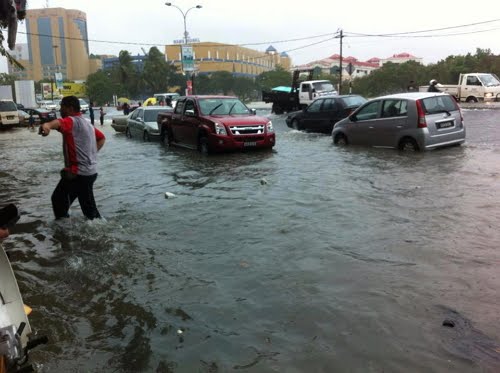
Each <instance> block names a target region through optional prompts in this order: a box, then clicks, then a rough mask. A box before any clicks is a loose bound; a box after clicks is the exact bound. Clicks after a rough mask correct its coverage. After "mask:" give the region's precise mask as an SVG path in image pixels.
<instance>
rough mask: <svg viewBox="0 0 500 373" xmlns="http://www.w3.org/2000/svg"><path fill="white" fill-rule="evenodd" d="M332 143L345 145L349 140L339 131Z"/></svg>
mask: <svg viewBox="0 0 500 373" xmlns="http://www.w3.org/2000/svg"><path fill="white" fill-rule="evenodd" d="M333 143H334V144H335V145H338V146H346V145H348V144H349V141H347V137H346V136H345V135H344V134H342V133H341V134H339V135H337V136H335V140H334V142H333Z"/></svg>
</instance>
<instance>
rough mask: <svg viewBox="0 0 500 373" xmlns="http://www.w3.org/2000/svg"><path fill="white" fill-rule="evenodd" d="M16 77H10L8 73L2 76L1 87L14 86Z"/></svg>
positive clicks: (0, 77)
mask: <svg viewBox="0 0 500 373" xmlns="http://www.w3.org/2000/svg"><path fill="white" fill-rule="evenodd" d="M15 81H16V77H15V76H14V75H9V74H6V73H1V74H0V85H12V86H13V85H14V82H15Z"/></svg>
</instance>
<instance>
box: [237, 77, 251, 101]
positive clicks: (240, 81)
mask: <svg viewBox="0 0 500 373" xmlns="http://www.w3.org/2000/svg"><path fill="white" fill-rule="evenodd" d="M233 79H234V83H233V92H234V94H235V95H236V96H238V98H239V99H240V100H242V101H244V102H248V101H250V100H252V99H255V98H256V97H255V96H256V91H257V85H256V84H255V82H254V81H253V80H252V79H250V78H243V77H236V78H233Z"/></svg>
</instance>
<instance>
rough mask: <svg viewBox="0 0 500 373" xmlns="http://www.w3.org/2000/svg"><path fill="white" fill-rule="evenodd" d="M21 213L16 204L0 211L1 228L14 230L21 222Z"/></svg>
mask: <svg viewBox="0 0 500 373" xmlns="http://www.w3.org/2000/svg"><path fill="white" fill-rule="evenodd" d="M19 217H20V216H19V212H18V211H17V207H16V205H14V204H12V203H11V204H10V205H7V206H5V207H4V208H2V209H0V228H12V227H13V226H14V225H15V224H16V223H17V221H18V220H19Z"/></svg>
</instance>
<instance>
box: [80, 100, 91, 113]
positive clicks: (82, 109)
mask: <svg viewBox="0 0 500 373" xmlns="http://www.w3.org/2000/svg"><path fill="white" fill-rule="evenodd" d="M78 101H80V112H82V113H83V114H85V113H86V112H87V111H89V103H88V102H87V101H85V100H84V99H81V98H79V99H78Z"/></svg>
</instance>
